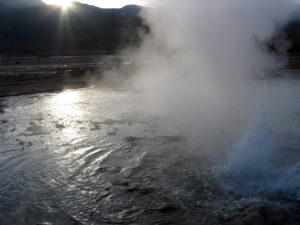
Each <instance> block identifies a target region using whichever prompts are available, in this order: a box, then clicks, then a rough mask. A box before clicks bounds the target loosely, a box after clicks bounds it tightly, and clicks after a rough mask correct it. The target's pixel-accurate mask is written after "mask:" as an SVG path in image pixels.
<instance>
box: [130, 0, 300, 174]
mask: <svg viewBox="0 0 300 225" xmlns="http://www.w3.org/2000/svg"><path fill="white" fill-rule="evenodd" d="M296 8H297V4H296V3H295V2H294V1H292V0H209V1H207V0H185V1H182V0H159V1H157V2H156V7H155V8H154V9H151V10H147V11H145V12H144V13H143V18H144V20H145V22H146V23H147V24H148V25H149V27H150V30H151V32H150V34H148V35H145V37H144V42H143V44H142V46H141V47H140V48H139V49H138V50H136V51H134V53H133V55H134V60H135V62H137V65H138V66H137V68H136V74H137V76H135V77H134V82H135V84H136V85H137V87H138V88H140V89H143V90H144V93H145V102H146V103H147V106H148V108H149V110H150V111H151V110H153V111H155V112H156V111H158V112H160V113H163V114H165V115H166V116H167V118H169V119H170V121H171V123H168V124H169V126H170V127H171V128H172V129H175V128H176V131H177V132H178V134H180V135H183V136H185V137H186V138H187V139H188V140H189V141H190V142H189V143H191V146H192V147H193V148H195V149H197V150H200V151H203V150H208V151H209V152H213V153H216V152H217V153H218V152H219V150H222V151H223V152H224V149H228V148H230V146H231V147H232V146H233V145H234V143H237V142H238V140H239V139H241V137H242V136H243V134H245V133H246V130H247V128H248V127H249V124H250V123H251V122H253V121H255V118H258V117H259V115H260V114H262V112H261V111H262V104H261V102H262V99H263V96H264V92H265V85H264V82H262V79H261V77H264V76H265V75H266V74H270V73H272V71H274V70H277V69H279V68H280V67H282V66H283V65H284V63H285V60H284V57H283V56H284V55H282V54H281V55H276V54H274V52H272V51H270V50H269V48H268V45H267V44H266V43H267V42H268V41H270V40H271V39H272V38H273V37H275V36H276V35H277V34H278V33H279V32H281V30H282V28H283V26H284V25H286V24H287V22H288V20H289V18H290V15H291V14H292V13H293V11H294V10H295V9H296ZM282 43H284V42H282ZM285 46H288V45H286V44H284V45H281V46H280V51H279V52H281V53H283V52H284V51H282V47H285ZM130 54H131V55H132V52H131V53H130ZM170 127H169V128H170ZM258 127H260V126H258ZM254 139H255V138H254ZM250 149H251V148H250ZM260 161H262V162H263V163H265V161H266V160H260ZM237 164H238V163H237ZM261 168H264V167H263V166H262V167H261ZM258 173H259V171H258Z"/></svg>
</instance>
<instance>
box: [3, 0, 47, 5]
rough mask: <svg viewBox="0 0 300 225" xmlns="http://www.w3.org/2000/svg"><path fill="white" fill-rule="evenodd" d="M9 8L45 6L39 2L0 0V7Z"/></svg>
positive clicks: (35, 0)
mask: <svg viewBox="0 0 300 225" xmlns="http://www.w3.org/2000/svg"><path fill="white" fill-rule="evenodd" d="M1 5H2V6H3V5H4V6H10V7H32V6H39V5H45V3H44V2H42V1H41V0H0V6H1Z"/></svg>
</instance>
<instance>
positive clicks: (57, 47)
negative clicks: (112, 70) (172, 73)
mask: <svg viewBox="0 0 300 225" xmlns="http://www.w3.org/2000/svg"><path fill="white" fill-rule="evenodd" d="M19 1H20V0H19ZM33 2H34V1H33ZM36 2H38V1H36ZM140 10H141V7H139V6H134V5H131V6H125V7H124V8H121V9H102V8H98V7H95V6H91V5H87V4H82V3H78V2H74V3H73V6H72V7H71V8H69V9H68V10H63V9H62V8H60V7H58V6H51V5H46V4H33V5H31V6H28V5H27V6H26V7H15V5H14V6H12V5H7V4H3V0H0V20H1V21H2V22H1V23H0V53H10V52H58V53H64V52H70V51H83V50H93V51H100V52H104V53H105V52H107V53H113V52H116V51H117V50H118V49H120V48H123V47H125V46H128V45H133V44H137V43H139V41H140V38H139V32H140V30H145V29H146V28H145V26H144V25H143V23H142V20H141V18H139V17H138V14H139V12H140Z"/></svg>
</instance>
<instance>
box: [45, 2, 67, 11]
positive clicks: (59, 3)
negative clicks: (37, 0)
mask: <svg viewBox="0 0 300 225" xmlns="http://www.w3.org/2000/svg"><path fill="white" fill-rule="evenodd" d="M43 1H44V2H45V3H46V4H50V5H58V6H60V7H62V8H64V9H66V8H68V7H70V6H71V5H72V0H43Z"/></svg>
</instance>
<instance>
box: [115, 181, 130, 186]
mask: <svg viewBox="0 0 300 225" xmlns="http://www.w3.org/2000/svg"><path fill="white" fill-rule="evenodd" d="M111 183H112V184H113V185H120V186H128V185H129V182H128V181H124V180H115V181H112V182H111Z"/></svg>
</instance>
